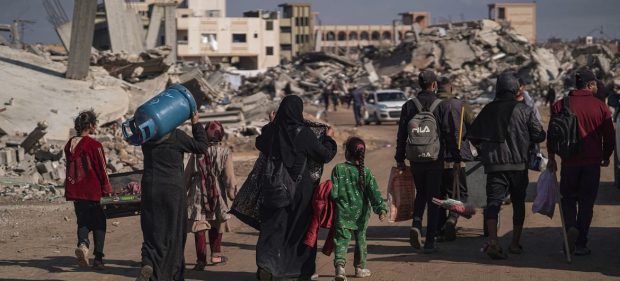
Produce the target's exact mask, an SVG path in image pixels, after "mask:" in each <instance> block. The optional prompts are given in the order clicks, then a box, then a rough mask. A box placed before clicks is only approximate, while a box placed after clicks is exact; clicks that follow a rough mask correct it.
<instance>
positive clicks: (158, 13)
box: [146, 4, 164, 49]
mask: <svg viewBox="0 0 620 281" xmlns="http://www.w3.org/2000/svg"><path fill="white" fill-rule="evenodd" d="M163 19H164V7H163V6H161V5H158V4H154V5H153V10H152V11H151V18H150V21H149V29H148V31H147V33H146V48H147V49H152V48H155V47H157V41H158V40H159V34H160V29H161V22H162V21H163Z"/></svg>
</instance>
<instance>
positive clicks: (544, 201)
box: [532, 170, 558, 218]
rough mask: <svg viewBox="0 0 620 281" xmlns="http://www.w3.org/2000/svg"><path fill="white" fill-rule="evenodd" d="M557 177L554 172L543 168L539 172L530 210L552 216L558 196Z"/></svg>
mask: <svg viewBox="0 0 620 281" xmlns="http://www.w3.org/2000/svg"><path fill="white" fill-rule="evenodd" d="M557 189H558V179H557V177H556V175H555V173H554V172H551V171H549V170H545V171H544V172H542V174H540V177H539V178H538V183H537V184H536V199H534V203H533V204H532V212H534V213H539V214H543V215H545V216H548V217H549V218H553V213H554V211H555V204H556V202H557V197H558V191H557Z"/></svg>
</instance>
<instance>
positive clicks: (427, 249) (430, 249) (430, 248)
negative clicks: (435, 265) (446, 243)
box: [422, 241, 438, 254]
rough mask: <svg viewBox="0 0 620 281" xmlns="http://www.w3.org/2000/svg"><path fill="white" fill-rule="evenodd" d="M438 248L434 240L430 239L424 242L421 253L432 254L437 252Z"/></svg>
mask: <svg viewBox="0 0 620 281" xmlns="http://www.w3.org/2000/svg"><path fill="white" fill-rule="evenodd" d="M437 250H438V248H437V246H435V242H434V241H433V242H430V241H426V243H424V249H423V250H422V253H424V254H432V253H435V252H437Z"/></svg>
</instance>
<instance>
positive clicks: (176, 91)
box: [122, 84, 197, 145]
mask: <svg viewBox="0 0 620 281" xmlns="http://www.w3.org/2000/svg"><path fill="white" fill-rule="evenodd" d="M196 110H197V109H196V100H194V97H193V96H192V94H191V93H190V92H189V90H187V88H185V87H183V86H181V85H178V84H177V85H173V86H171V87H169V88H168V89H166V90H165V91H163V92H161V93H160V94H159V95H157V96H155V97H153V98H152V99H150V100H149V101H147V102H146V103H144V104H143V105H141V106H140V107H138V109H136V113H134V116H133V117H132V118H130V119H128V120H127V121H125V122H123V126H122V129H123V136H124V138H125V140H126V141H127V142H129V143H130V144H133V145H142V144H144V143H146V142H147V141H150V140H158V139H161V138H162V137H163V136H165V135H166V134H168V133H170V132H172V131H173V130H174V129H175V128H176V127H178V126H179V125H181V124H183V123H184V122H185V121H186V120H187V119H189V118H191V116H192V114H193V113H194V112H196Z"/></svg>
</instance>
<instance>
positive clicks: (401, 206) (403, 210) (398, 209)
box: [387, 167, 415, 222]
mask: <svg viewBox="0 0 620 281" xmlns="http://www.w3.org/2000/svg"><path fill="white" fill-rule="evenodd" d="M414 199H415V183H414V182H413V175H411V169H410V168H409V167H406V168H405V169H404V170H400V169H398V168H397V167H392V170H391V171H390V179H389V180H388V196H387V200H388V206H389V207H390V216H389V221H390V222H399V221H406V220H410V219H411V218H412V217H413V200H414Z"/></svg>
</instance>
